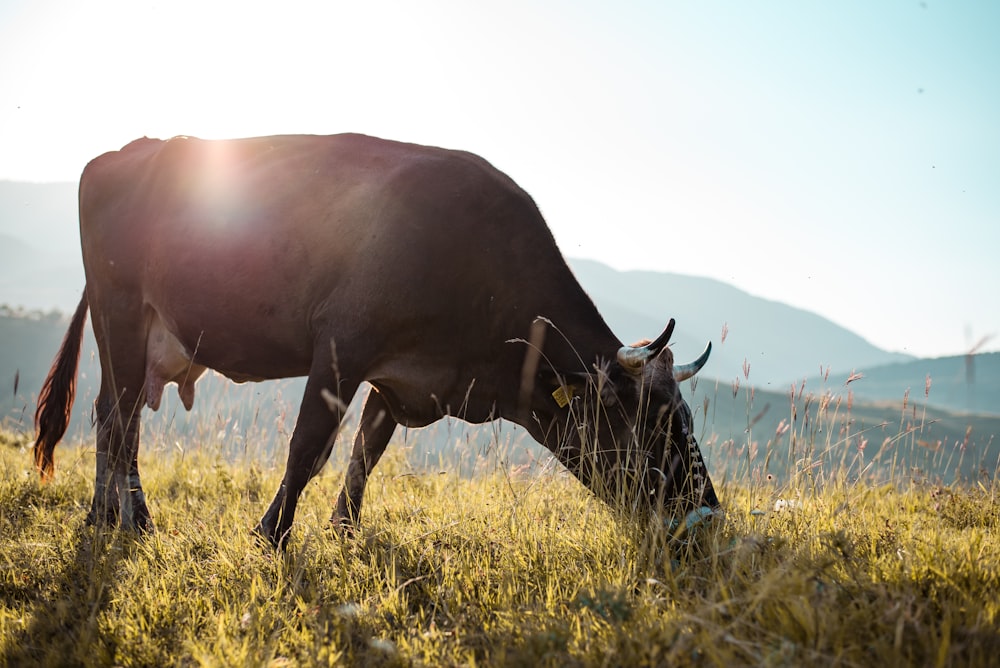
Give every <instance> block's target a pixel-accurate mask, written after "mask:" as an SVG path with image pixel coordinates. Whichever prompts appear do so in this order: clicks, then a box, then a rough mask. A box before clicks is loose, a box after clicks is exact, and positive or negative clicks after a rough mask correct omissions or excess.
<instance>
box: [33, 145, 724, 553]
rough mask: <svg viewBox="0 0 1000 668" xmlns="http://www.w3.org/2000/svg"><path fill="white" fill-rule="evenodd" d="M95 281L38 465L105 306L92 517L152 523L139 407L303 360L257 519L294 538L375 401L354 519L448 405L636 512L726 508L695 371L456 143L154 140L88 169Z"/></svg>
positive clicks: (87, 231) (519, 197)
mask: <svg viewBox="0 0 1000 668" xmlns="http://www.w3.org/2000/svg"><path fill="white" fill-rule="evenodd" d="M80 236H81V240H82V246H83V261H84V267H85V269H86V276H87V284H86V288H85V290H84V294H83V298H82V299H81V300H80V305H79V307H78V308H77V311H76V313H75V315H74V317H73V319H72V323H71V324H70V327H69V331H68V332H67V334H66V339H65V341H64V342H63V345H62V348H61V349H60V351H59V354H58V357H57V358H56V361H55V362H54V364H53V368H52V371H51V372H50V374H49V377H48V379H47V380H46V382H45V385H44V387H43V389H42V392H41V395H40V399H39V406H38V411H37V413H36V423H37V427H38V438H37V441H36V443H35V457H36V464H37V466H38V469H39V470H40V472H41V474H42V477H43V478H48V477H50V476H51V475H52V474H53V471H54V464H53V449H54V447H55V444H56V442H57V441H58V440H59V439H60V438H61V437H62V435H63V433H64V432H65V429H66V424H67V422H68V417H69V413H70V409H71V406H72V402H73V394H74V385H75V377H76V371H77V365H78V358H79V349H80V340H81V338H82V332H83V327H84V323H85V320H86V314H87V309H88V307H89V308H90V309H91V311H92V312H93V318H92V320H93V327H94V334H95V336H96V339H97V345H98V349H99V351H100V360H101V371H102V379H101V389H100V394H99V396H98V398H97V405H96V415H97V427H98V432H97V474H96V489H95V491H94V500H93V504H92V506H91V510H90V514H89V516H88V519H89V520H90V521H91V522H104V521H107V522H114V521H116V520H117V521H120V522H121V524H122V525H123V526H124V527H129V528H136V529H139V530H142V529H149V528H151V527H152V522H151V519H150V516H149V511H148V509H147V507H146V503H145V499H144V496H143V492H142V486H141V484H140V480H139V470H138V465H137V453H138V433H139V414H140V410H141V408H142V405H143V404H146V405H148V406H149V407H151V408H152V409H154V410H156V409H157V408H158V406H159V404H160V398H161V396H162V392H163V388H164V386H165V385H166V384H168V383H171V382H173V383H176V384H177V386H178V390H179V393H180V396H181V399H182V401H183V403H184V406H185V407H186V408H188V409H190V408H191V406H192V402H193V401H194V389H195V381H196V380H197V379H198V377H199V376H200V375H201V374H202V373H203V372H204V371H205V370H206V369H215V370H216V371H219V372H221V373H223V374H225V375H226V376H228V377H229V378H231V379H233V380H235V381H237V382H243V381H248V380H263V379H270V378H284V377H289V376H302V375H307V376H308V381H307V383H306V390H305V396H304V397H303V399H302V405H301V409H300V412H299V417H298V422H297V423H296V426H295V430H294V433H293V434H292V439H291V443H290V446H289V452H288V461H287V464H286V467H285V474H284V478H283V480H282V483H281V487H280V488H279V489H278V492H277V494H276V495H275V497H274V501H273V502H272V503H271V505H270V507H269V508H268V509H267V511H266V512H265V513H264V516H263V518H262V519H261V521H260V524H259V526H258V527H257V531H258V532H259V533H260V534H261V535H263V536H264V537H266V538H267V539H268V540H269V541H270V542H272V543H273V544H275V545H284V542H285V540H286V539H287V535H288V532H289V529H290V528H291V526H292V519H293V516H294V514H295V506H296V503H297V501H298V499H299V495H300V494H301V493H302V489H303V487H304V486H305V485H306V483H307V482H308V481H309V480H310V479H311V478H312V477H313V476H314V475H315V474H316V473H317V472H318V471H319V470H320V469H321V468H322V466H323V465H324V463H325V462H326V461H327V458H328V457H329V454H330V450H331V448H332V446H333V442H334V438H335V436H336V433H337V429H338V426H339V425H340V422H341V418H342V416H343V412H344V409H345V407H346V404H348V403H349V402H350V400H351V397H353V396H354V394H355V392H356V391H357V389H358V386H359V385H360V384H361V383H362V382H363V381H368V382H369V383H370V384H371V386H372V388H373V390H372V392H371V393H370V395H369V397H368V399H367V401H366V402H365V405H364V408H363V411H362V414H361V425H360V428H359V430H358V435H357V438H356V440H355V443H354V449H353V452H352V455H351V462H350V465H349V469H348V473H347V482H346V485H345V488H344V491H343V492H342V493H341V496H340V500H339V502H338V504H337V509H336V510H335V512H334V516H333V521H334V522H335V523H336V524H338V525H340V526H344V527H348V528H349V527H352V526H353V525H355V524H356V523H357V521H358V517H359V513H360V510H361V500H362V496H363V492H364V488H365V482H366V479H367V477H368V475H369V473H370V472H371V470H372V467H374V466H375V464H376V463H377V462H378V459H379V457H380V456H381V454H382V452H383V450H384V449H385V447H386V443H387V442H388V441H389V438H390V436H391V435H392V432H393V430H394V429H395V428H396V425H397V424H401V425H405V426H409V427H419V426H422V425H427V424H429V423H431V422H434V421H435V420H438V419H439V418H441V417H442V416H444V415H453V416H457V417H460V418H462V419H464V420H467V421H469V422H474V423H479V422H485V421H489V420H494V419H497V418H504V419H508V420H511V421H513V422H516V423H518V424H520V425H521V426H523V427H524V428H525V429H527V430H528V432H529V433H530V434H531V435H532V436H533V437H534V438H535V439H537V440H538V441H539V442H540V443H543V444H544V445H545V446H546V447H548V448H549V449H550V450H551V451H552V452H553V453H554V454H555V455H556V457H557V458H558V459H559V461H560V462H562V463H563V464H564V465H565V466H566V467H567V468H569V470H570V471H572V472H573V473H574V474H576V476H577V477H578V478H579V479H580V480H581V481H582V482H583V483H584V484H585V485H587V486H588V487H589V488H590V489H591V490H593V491H594V492H595V493H597V494H598V495H599V496H601V497H602V498H604V499H605V500H607V501H609V502H611V503H614V504H616V505H619V506H624V507H632V508H640V509H648V508H665V507H669V508H670V509H671V510H672V511H680V512H683V511H687V510H691V509H693V508H697V507H701V506H703V505H707V506H710V507H714V506H717V505H718V499H717V498H716V495H715V492H714V490H713V488H712V484H711V481H710V480H709V477H708V474H707V472H706V470H705V466H704V463H703V461H702V458H701V455H700V453H699V450H698V445H697V443H696V442H695V440H694V437H693V435H692V417H691V412H690V410H689V409H688V407H687V405H686V404H685V402H684V401H683V399H682V398H681V393H680V389H679V387H678V382H679V381H680V380H683V379H684V378H687V377H690V376H691V375H693V374H694V373H696V372H697V371H698V369H700V368H701V366H702V365H703V364H704V363H705V361H706V360H707V358H708V353H709V350H710V348H709V349H706V351H705V353H704V354H703V355H702V356H701V358H699V359H698V360H697V361H696V362H694V363H692V364H690V365H685V366H675V365H674V363H673V357H672V355H671V352H670V349H669V348H667V347H666V345H667V342H668V339H669V337H670V333H671V330H672V328H673V321H672V320H671V322H670V325H669V326H668V327H667V329H666V331H664V332H663V334H661V335H660V337H659V338H657V339H656V340H655V341H653V342H651V343H648V344H644V345H637V346H623V345H622V343H621V341H619V340H618V339H617V338H616V337H615V335H614V334H613V333H612V332H611V330H610V329H609V328H608V326H607V325H606V324H605V322H604V320H603V319H602V318H601V316H600V314H598V312H597V309H596V308H595V307H594V304H593V302H591V300H590V298H589V297H588V296H587V295H586V293H584V291H583V289H581V287H580V285H579V284H578V283H577V281H576V279H575V278H574V276H573V274H572V273H571V271H570V269H569V268H568V267H567V265H566V262H565V261H564V260H563V258H562V256H561V255H560V253H559V250H558V249H557V248H556V244H555V241H554V240H553V238H552V235H551V233H550V232H549V229H548V227H547V226H546V224H545V221H544V220H543V219H542V215H541V213H540V212H539V210H538V207H537V206H536V205H535V203H534V201H532V199H531V197H530V196H529V195H528V194H527V193H526V192H525V191H524V190H522V189H521V188H520V187H518V186H517V184H516V183H514V181H512V180H511V179H510V178H509V177H508V176H506V175H505V174H503V173H502V172H500V171H498V170H497V169H496V168H494V167H493V166H492V165H490V164H489V163H488V162H486V161H485V160H483V159H482V158H480V157H478V156H476V155H473V154H470V153H465V152H461V151H451V150H445V149H440V148H432V147H426V146H417V145H413V144H404V143H398V142H393V141H386V140H382V139H376V138H373V137H366V136H362V135H353V134H346V135H335V136H328V137H320V136H275V137H261V138H253V139H239V140H228V141H203V140H200V139H195V138H190V137H177V138H174V139H170V140H168V141H160V140H155V139H145V138H144V139H139V140H136V141H134V142H132V143H130V144H128V145H127V146H125V147H124V148H122V149H121V150H120V151H114V152H110V153H106V154H104V155H102V156H100V157H98V158H96V159H95V160H93V161H91V162H90V164H88V165H87V167H86V169H85V170H84V172H83V176H82V177H81V179H80Z"/></svg>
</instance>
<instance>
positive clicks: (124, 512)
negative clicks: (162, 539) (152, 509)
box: [87, 372, 153, 532]
mask: <svg viewBox="0 0 1000 668" xmlns="http://www.w3.org/2000/svg"><path fill="white" fill-rule="evenodd" d="M104 378H105V379H107V380H104V379H102V382H101V392H100V394H99V395H98V398H97V404H96V407H95V408H96V413H97V466H96V469H97V470H96V475H95V485H94V500H93V502H92V503H91V507H90V513H89V514H88V515H87V522H88V524H109V525H110V524H114V523H115V522H116V521H120V522H121V525H122V528H125V529H133V530H137V531H140V532H143V531H151V530H152V529H153V521H152V518H151V517H150V514H149V508H148V507H147V505H146V498H145V494H144V493H143V491H142V484H141V482H140V479H139V464H138V457H139V427H140V419H139V414H140V411H141V409H142V392H141V382H140V383H136V382H135V381H134V380H133V381H132V383H130V385H129V386H126V385H124V384H121V383H120V382H116V381H120V380H121V379H120V378H116V377H113V376H112V374H110V373H107V372H105V374H104ZM119 387H120V388H121V390H120V391H117V392H116V388H119ZM130 387H131V388H136V387H138V388H140V389H138V390H136V389H131V390H130V389H129V388H130Z"/></svg>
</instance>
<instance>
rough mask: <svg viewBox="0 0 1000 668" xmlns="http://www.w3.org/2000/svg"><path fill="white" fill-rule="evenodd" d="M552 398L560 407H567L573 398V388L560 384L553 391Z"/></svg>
mask: <svg viewBox="0 0 1000 668" xmlns="http://www.w3.org/2000/svg"><path fill="white" fill-rule="evenodd" d="M552 398H553V399H555V400H556V403H557V404H559V408H566V406H568V405H569V400H570V399H572V398H573V388H572V387H566V386H564V385H560V386H559V387H557V388H556V391H555V392H553V393H552Z"/></svg>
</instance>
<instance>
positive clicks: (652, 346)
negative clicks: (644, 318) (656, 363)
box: [618, 318, 674, 371]
mask: <svg viewBox="0 0 1000 668" xmlns="http://www.w3.org/2000/svg"><path fill="white" fill-rule="evenodd" d="M673 333H674V319H673V318H671V319H670V322H668V323H667V328H666V329H665V330H663V333H662V334H660V335H659V336H658V337H656V340H655V341H653V342H652V343H647V344H646V345H644V346H637V347H634V348H633V347H632V346H622V347H621V348H619V349H618V363H619V364H621V365H622V366H623V367H625V368H626V369H629V370H631V371H637V370H639V369H641V368H642V366H643V365H644V364H645V363H646V362H648V361H649V360H651V359H653V358H654V357H656V356H657V355H659V354H660V351H661V350H663V349H664V348H665V347H666V346H667V343H668V342H669V341H670V335H671V334H673Z"/></svg>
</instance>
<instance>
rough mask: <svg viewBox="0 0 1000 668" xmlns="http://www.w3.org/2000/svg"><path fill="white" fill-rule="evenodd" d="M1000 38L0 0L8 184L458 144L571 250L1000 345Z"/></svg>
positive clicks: (790, 12) (780, 7)
mask: <svg viewBox="0 0 1000 668" xmlns="http://www.w3.org/2000/svg"><path fill="white" fill-rule="evenodd" d="M998 34H1000V2H996V1H994V0H980V1H973V0H947V1H944V0H927V1H926V2H920V1H919V0H917V1H910V0H907V1H892V0H884V1H879V2H871V1H870V0H846V1H840V2H818V1H813V2H798V1H794V2H793V1H792V0H783V1H780V2H779V1H766V0H763V1H761V2H735V1H733V2H726V1H723V0H718V1H706V2H693V1H692V2H679V1H673V0H653V1H650V2H628V1H623V2H615V3H608V2H590V1H587V0H572V1H565V2H564V1H562V0H548V1H545V2H523V1H522V0H504V1H503V2H493V1H491V0H482V1H479V0H477V1H476V2H467V1H457V2H446V1H438V0H427V1H425V2H387V1H379V0H375V1H366V2H358V1H357V0H351V1H350V2H340V1H327V2H297V1H295V0H290V1H283V2H281V3H274V2H266V3H260V2H252V1H246V0H243V1H241V2H235V3H228V2H208V1H206V0H197V1H195V2H188V1H187V0H172V1H170V2H142V1H135V0H132V1H128V2H119V1H112V0H104V1H101V0H94V1H93V2H86V3H82V2H74V1H69V0H67V1H66V2H53V1H48V0H32V1H30V2H29V1H22V0H0V179H8V180H18V181H75V180H77V179H78V178H79V174H80V172H81V170H82V168H83V166H84V165H85V164H86V162H87V161H88V160H90V159H91V158H93V157H95V156H97V155H99V154H100V153H103V152H105V151H108V150H115V149H117V148H120V147H121V146H123V145H124V144H126V143H128V142H129V141H131V140H132V139H135V138H137V137H141V136H144V135H145V136H150V137H161V138H166V137H170V136H174V135H180V134H184V135H193V136H199V137H205V138H222V137H239V136H251V135H264V134H285V133H315V134H327V133H336V132H348V131H350V132H362V133H366V134H371V135H377V136H382V137H387V138H391V139H400V140H404V141H412V142H417V143H425V144H434V145H438V146H446V147H450V148H461V149H466V150H470V151H473V152H476V153H479V154H480V155H482V156H484V157H485V158H487V159H488V160H490V161H491V162H492V163H493V164H494V165H496V166H497V167H499V168H500V169H502V170H503V171H505V172H507V173H508V174H510V175H511V176H512V177H513V178H514V179H515V180H516V181H517V182H518V183H519V184H520V185H521V186H522V187H524V188H525V189H526V190H527V191H528V192H529V193H531V194H532V196H533V197H534V198H535V201H536V202H537V203H538V204H539V206H540V208H541V209H542V212H543V214H544V215H545V217H546V220H547V221H548V223H549V226H550V227H551V228H552V231H553V233H554V235H555V237H556V240H557V242H558V243H559V245H560V248H561V249H562V251H563V253H564V254H565V255H567V256H569V257H582V258H591V259H596V260H600V261H602V262H604V263H606V264H608V265H610V266H612V267H614V268H616V269H619V270H629V269H646V270H654V271H667V272H675V273H681V274H691V275H696V276H707V277H712V278H716V279H719V280H721V281H725V282H727V283H730V284H732V285H734V286H736V287H738V288H740V289H742V290H745V291H747V292H749V293H751V294H754V295H757V296H760V297H764V298H767V299H770V300H774V301H781V302H785V303H788V304H791V305H793V306H796V307H800V308H805V309H808V310H810V311H813V312H815V313H818V314H820V315H822V316H824V317H826V318H829V319H830V320H832V321H834V322H836V323H837V324H840V325H843V326H845V327H847V328H849V329H851V330H853V331H855V332H857V333H858V334H860V335H861V336H863V337H864V338H865V339H867V340H868V341H870V342H871V343H873V344H875V345H877V346H879V347H881V348H884V349H887V350H892V351H900V352H906V353H909V354H913V355H917V356H924V357H936V356H944V355H953V354H961V353H964V352H966V351H968V350H969V349H970V348H972V347H973V346H975V345H976V344H977V343H979V342H980V341H981V340H982V339H983V338H984V337H990V336H992V337H993V338H989V339H988V340H987V341H986V343H985V344H984V345H983V346H982V347H981V348H980V350H1000V298H998V296H997V292H998V288H1000V259H998V257H997V255H998V251H1000V39H997V35H998ZM74 232H75V230H74ZM650 312H651V313H663V315H664V317H667V316H668V315H669V295H665V296H664V300H663V303H658V304H651V305H650ZM817 343H818V344H820V343H821V342H817Z"/></svg>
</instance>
